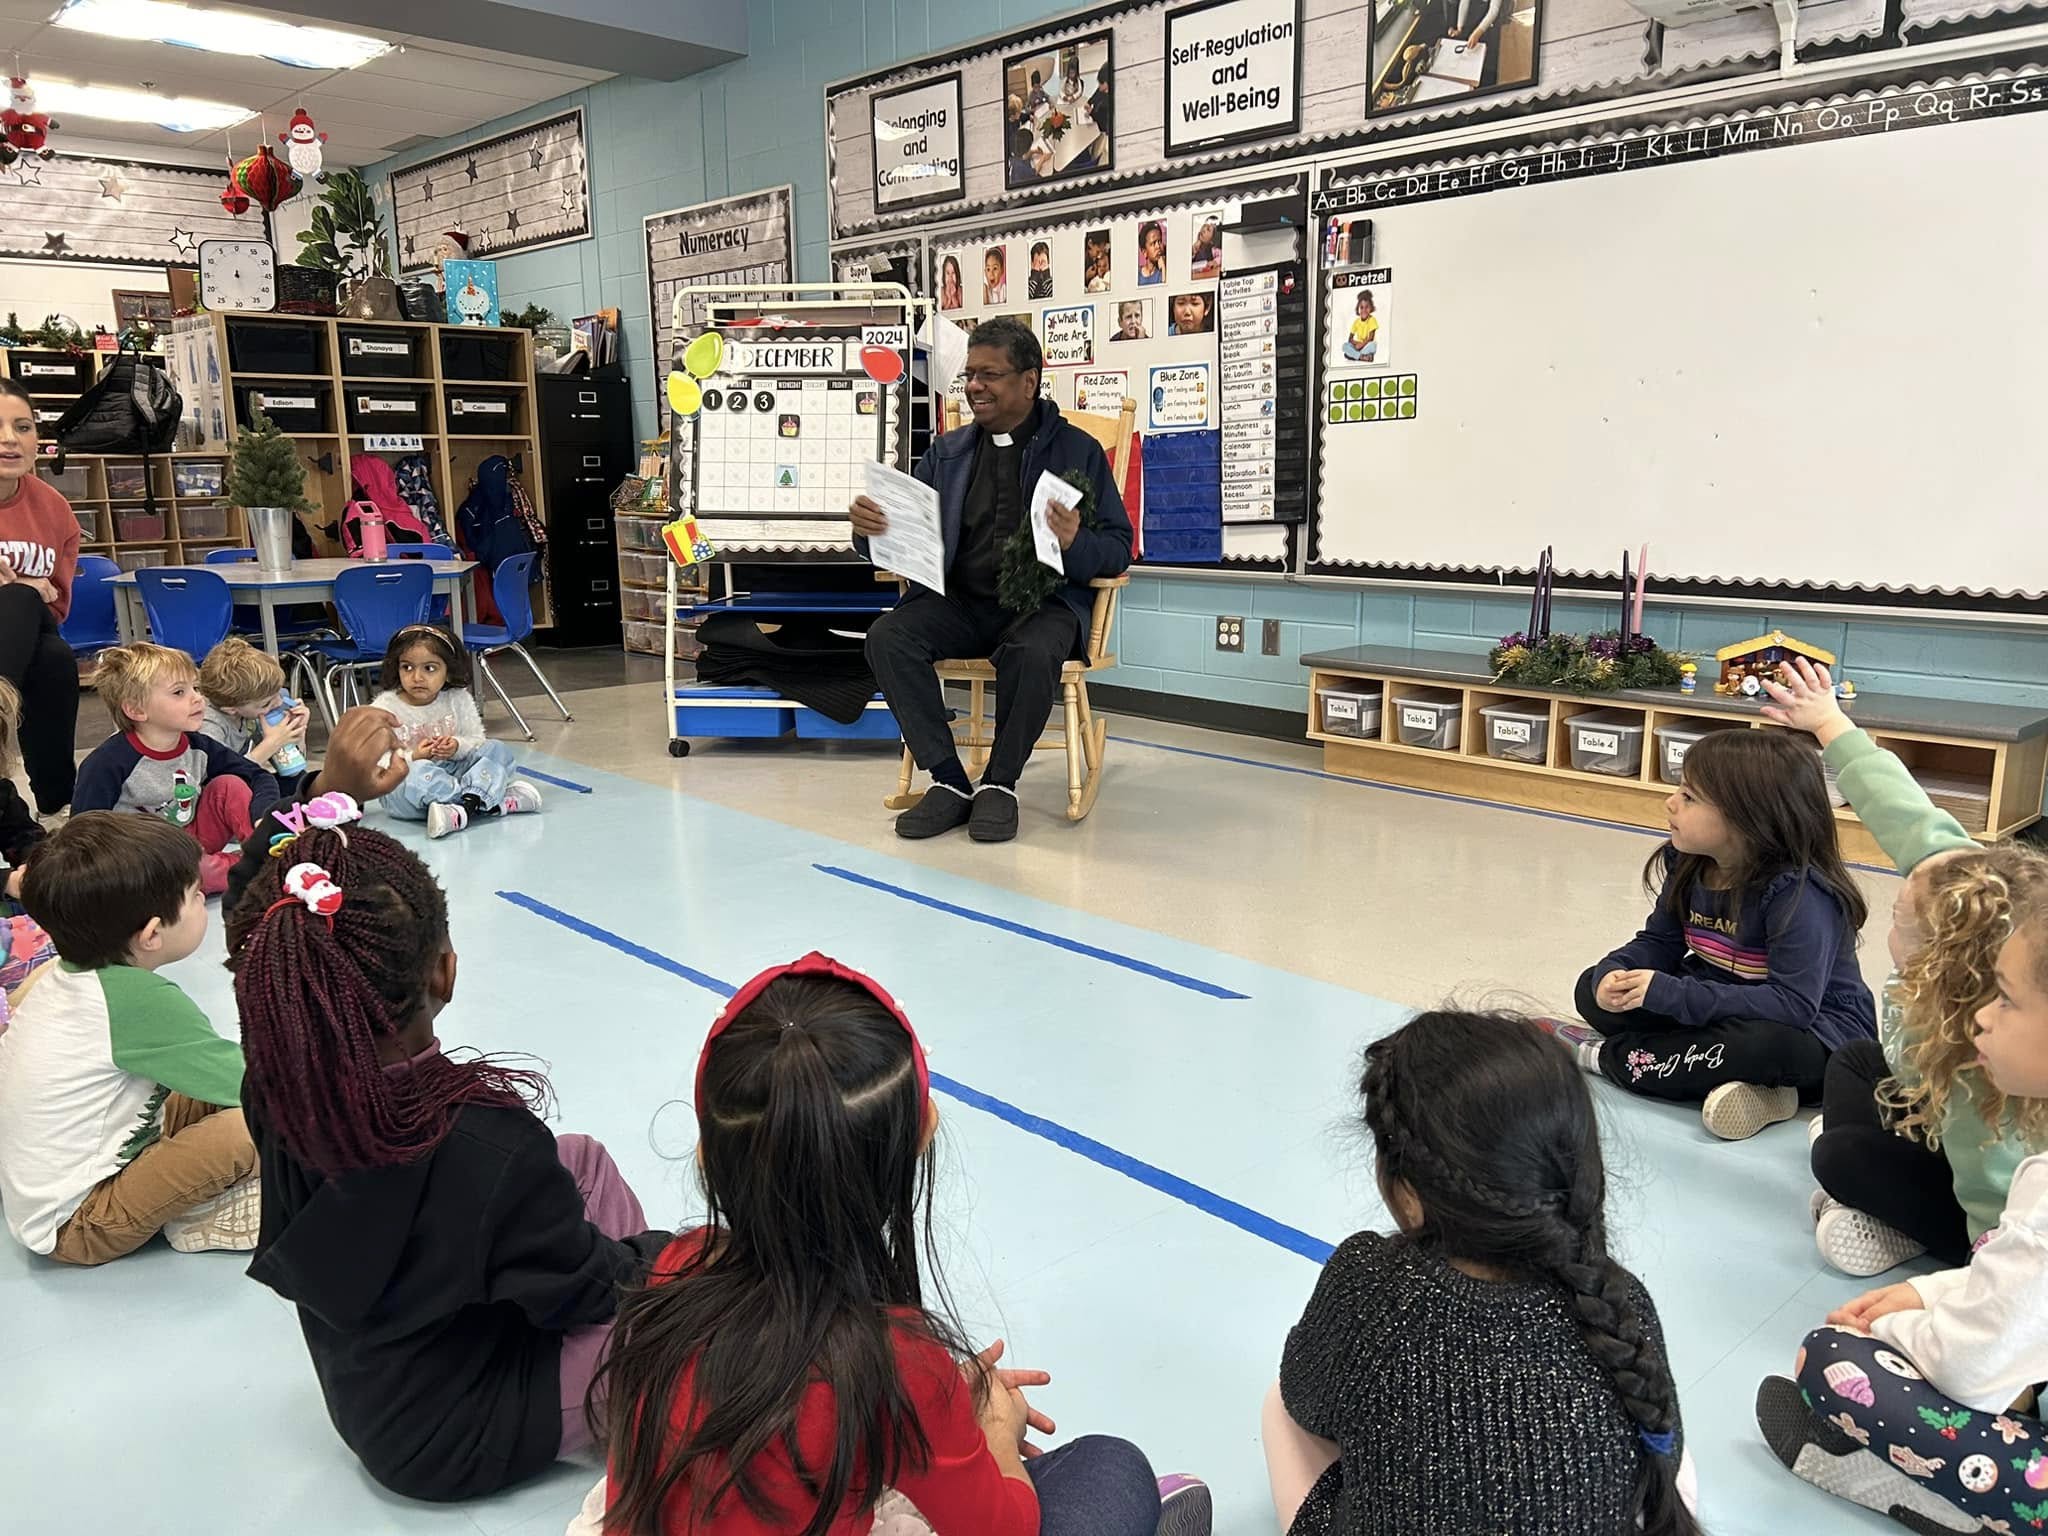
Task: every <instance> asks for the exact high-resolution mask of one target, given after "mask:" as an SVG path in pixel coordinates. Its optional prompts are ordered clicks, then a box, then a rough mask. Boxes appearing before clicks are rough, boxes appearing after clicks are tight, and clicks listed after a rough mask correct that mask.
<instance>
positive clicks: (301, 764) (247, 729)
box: [199, 635, 313, 793]
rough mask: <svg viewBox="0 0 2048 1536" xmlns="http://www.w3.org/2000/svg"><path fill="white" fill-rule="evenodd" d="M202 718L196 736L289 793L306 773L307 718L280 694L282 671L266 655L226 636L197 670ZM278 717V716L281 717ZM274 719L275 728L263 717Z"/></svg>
mask: <svg viewBox="0 0 2048 1536" xmlns="http://www.w3.org/2000/svg"><path fill="white" fill-rule="evenodd" d="M199 691H200V693H202V694H204V695H205V697H206V718H205V720H204V721H203V722H201V724H200V727H199V734H200V735H202V736H208V737H211V738H212V739H213V740H215V741H217V742H219V743H220V744H221V745H222V746H224V747H226V748H228V749H229V750H230V751H233V752H239V753H241V754H242V756H244V757H246V758H248V759H249V761H250V762H252V763H254V764H255V765H256V766H257V767H259V768H262V769H266V770H268V771H269V773H270V774H271V776H272V777H274V778H275V779H276V780H277V782H278V788H279V790H280V792H283V793H289V792H290V786H291V785H292V784H294V783H295V782H296V781H297V779H298V777H299V775H301V774H302V773H304V772H305V771H306V753H305V743H306V727H307V726H308V725H309V724H310V723H311V721H312V718H313V717H312V714H311V713H310V712H309V711H308V710H307V708H306V706H305V705H303V704H301V703H299V702H298V701H297V700H296V699H293V698H291V697H290V696H289V695H288V694H286V693H285V691H284V668H283V667H281V666H279V665H278V663H277V658H276V657H275V656H273V655H271V654H270V653H269V652H268V651H262V650H258V649H257V648H256V647H255V646H253V645H251V644H250V643H249V642H248V641H246V640H244V639H243V638H242V637H241V636H240V635H229V636H228V637H227V639H225V640H223V641H221V643H220V644H219V645H216V646H215V647H214V648H213V649H212V650H210V651H208V652H207V653H206V659H205V660H204V661H202V662H200V664H199ZM280 712H281V713H280ZM272 714H278V715H279V719H278V722H277V723H276V724H275V725H272V724H270V723H269V722H268V721H267V720H266V719H265V716H267V715H272Z"/></svg>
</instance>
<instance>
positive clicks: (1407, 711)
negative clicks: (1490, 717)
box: [1392, 693, 1465, 752]
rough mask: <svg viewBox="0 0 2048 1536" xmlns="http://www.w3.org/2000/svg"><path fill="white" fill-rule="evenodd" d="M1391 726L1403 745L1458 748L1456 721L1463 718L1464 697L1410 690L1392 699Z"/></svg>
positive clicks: (1431, 748)
mask: <svg viewBox="0 0 2048 1536" xmlns="http://www.w3.org/2000/svg"><path fill="white" fill-rule="evenodd" d="M1392 707H1393V711H1394V728H1395V729H1396V730H1397V731H1399V732H1400V736H1401V744H1402V745H1403V746H1406V747H1426V748H1428V749H1429V750H1430V751H1432V752H1455V751H1457V750H1458V723H1459V721H1460V720H1462V719H1463V718H1464V714H1465V701H1464V700H1463V699H1462V698H1460V697H1459V696H1458V695H1457V694H1455V693H1411V694H1409V695H1408V696H1407V697H1405V698H1400V699H1396V700H1394V703H1393V706H1392Z"/></svg>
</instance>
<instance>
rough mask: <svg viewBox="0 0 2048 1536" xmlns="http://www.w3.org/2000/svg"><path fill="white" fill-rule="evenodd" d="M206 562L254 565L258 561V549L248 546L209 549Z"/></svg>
mask: <svg viewBox="0 0 2048 1536" xmlns="http://www.w3.org/2000/svg"><path fill="white" fill-rule="evenodd" d="M206 563H207V564H208V565H254V564H255V563H256V551H255V550H254V549H251V548H248V547H247V546H244V547H242V548H239V549H237V548H233V547H230V548H228V549H209V550H208V551H207V552H206Z"/></svg>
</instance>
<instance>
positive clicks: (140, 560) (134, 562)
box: [114, 549, 171, 571]
mask: <svg viewBox="0 0 2048 1536" xmlns="http://www.w3.org/2000/svg"><path fill="white" fill-rule="evenodd" d="M170 558H171V552H170V551H169V550H168V549H124V550H121V551H120V552H119V553H118V554H116V555H115V556H114V564H116V565H118V566H119V567H121V569H122V570H124V571H134V570H140V569H141V568H142V567H143V566H145V565H163V564H166V563H167V562H168V561H169V560H170Z"/></svg>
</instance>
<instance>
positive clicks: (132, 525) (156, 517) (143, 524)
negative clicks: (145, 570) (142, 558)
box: [114, 507, 164, 544]
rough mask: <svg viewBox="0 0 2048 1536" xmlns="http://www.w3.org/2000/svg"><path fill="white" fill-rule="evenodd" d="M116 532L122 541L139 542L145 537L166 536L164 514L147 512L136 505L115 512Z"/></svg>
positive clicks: (158, 537) (125, 542) (159, 537)
mask: <svg viewBox="0 0 2048 1536" xmlns="http://www.w3.org/2000/svg"><path fill="white" fill-rule="evenodd" d="M114 532H115V535H116V536H117V537H118V538H119V539H120V540H121V542H122V543H124V544H127V543H137V542H140V541H141V540H143V539H161V538H163V537H164V515H163V513H161V512H146V511H144V510H143V509H142V508H141V507H134V508H130V509H127V510H123V511H119V512H116V513H115V514H114Z"/></svg>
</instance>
